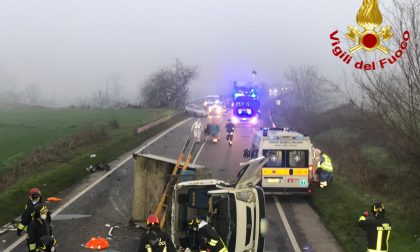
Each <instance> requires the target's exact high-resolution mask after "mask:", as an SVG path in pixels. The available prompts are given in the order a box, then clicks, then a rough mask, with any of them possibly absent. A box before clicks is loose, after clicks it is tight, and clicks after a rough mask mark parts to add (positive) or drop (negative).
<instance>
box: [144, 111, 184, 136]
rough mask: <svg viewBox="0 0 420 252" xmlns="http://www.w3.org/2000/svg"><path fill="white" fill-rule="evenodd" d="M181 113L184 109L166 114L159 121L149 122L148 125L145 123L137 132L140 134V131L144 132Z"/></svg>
mask: <svg viewBox="0 0 420 252" xmlns="http://www.w3.org/2000/svg"><path fill="white" fill-rule="evenodd" d="M181 113H182V111H180V112H176V113H173V114H172V115H169V116H165V117H164V118H161V119H159V120H157V121H154V122H151V123H149V124H146V125H144V126H142V127H140V128H138V129H137V134H140V133H142V132H144V131H146V130H148V129H150V128H152V127H154V126H156V125H158V124H161V123H163V122H166V121H168V120H169V119H171V118H172V117H174V116H177V115H179V114H181Z"/></svg>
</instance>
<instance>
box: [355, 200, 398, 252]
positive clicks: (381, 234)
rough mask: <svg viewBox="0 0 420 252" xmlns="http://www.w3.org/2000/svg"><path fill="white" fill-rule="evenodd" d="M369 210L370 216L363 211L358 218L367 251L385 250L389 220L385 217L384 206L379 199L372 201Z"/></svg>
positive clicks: (388, 233) (386, 248)
mask: <svg viewBox="0 0 420 252" xmlns="http://www.w3.org/2000/svg"><path fill="white" fill-rule="evenodd" d="M371 212H372V215H373V216H372V217H369V212H368V211H365V212H364V213H363V215H362V216H360V218H359V226H360V227H361V228H362V229H363V230H364V231H365V232H366V235H367V242H368V246H367V252H374V251H375V252H387V251H388V241H389V237H390V235H391V221H390V220H388V219H387V218H386V217H385V207H384V205H383V204H382V202H380V201H375V202H374V203H373V205H372V208H371Z"/></svg>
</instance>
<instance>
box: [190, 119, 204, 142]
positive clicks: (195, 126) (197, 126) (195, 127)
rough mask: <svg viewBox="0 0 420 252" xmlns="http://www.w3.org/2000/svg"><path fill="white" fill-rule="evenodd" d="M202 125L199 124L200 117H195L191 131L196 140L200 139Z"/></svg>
mask: <svg viewBox="0 0 420 252" xmlns="http://www.w3.org/2000/svg"><path fill="white" fill-rule="evenodd" d="M203 130H204V129H203V125H202V124H201V121H200V119H197V121H195V122H194V123H193V125H192V126H191V131H192V132H193V135H194V138H195V141H196V142H198V143H199V142H200V140H201V132H203Z"/></svg>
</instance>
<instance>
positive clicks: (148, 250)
mask: <svg viewBox="0 0 420 252" xmlns="http://www.w3.org/2000/svg"><path fill="white" fill-rule="evenodd" d="M156 251H157V252H176V249H175V245H174V243H173V242H172V240H171V237H170V236H169V235H168V234H167V233H166V232H163V231H161V230H160V228H159V226H157V227H155V226H152V227H151V228H150V229H149V230H147V233H146V234H145V235H144V236H143V238H142V240H141V242H140V246H139V250H138V252H156Z"/></svg>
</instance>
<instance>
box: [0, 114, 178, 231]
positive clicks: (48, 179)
mask: <svg viewBox="0 0 420 252" xmlns="http://www.w3.org/2000/svg"><path fill="white" fill-rule="evenodd" d="M171 113H173V111H171V110H138V109H124V110H118V111H115V110H86V111H85V110H75V109H60V110H54V109H52V110H50V109H25V110H22V111H15V112H13V111H1V112H0V118H1V119H2V122H3V123H2V126H1V128H0V129H1V130H0V131H1V132H2V134H3V136H7V137H9V139H10V142H8V144H4V143H1V150H2V153H1V155H2V156H3V157H5V156H6V155H7V154H6V153H9V155H14V157H15V158H14V159H9V161H8V163H9V164H10V163H14V162H17V161H19V159H20V158H21V157H24V156H25V154H26V153H28V152H29V151H30V150H31V149H33V148H36V147H37V146H38V145H39V144H41V145H45V144H48V143H53V142H54V141H57V139H59V138H61V137H65V136H69V135H71V134H72V133H75V132H77V130H78V129H80V128H81V127H82V126H83V125H84V124H85V123H95V124H98V125H100V126H99V127H102V126H101V125H107V124H108V123H109V121H111V120H113V119H116V120H118V122H119V125H120V127H119V128H113V127H109V126H106V127H102V128H105V129H106V133H107V138H106V140H105V141H104V142H101V143H99V144H97V143H94V144H91V145H88V146H83V147H80V148H78V149H77V150H73V151H71V152H67V153H66V155H65V157H64V158H63V159H61V157H60V160H51V161H49V162H47V163H45V164H43V165H42V166H41V167H40V168H39V169H37V170H35V171H33V172H29V173H28V174H26V175H24V176H23V177H21V178H20V179H19V180H18V181H16V182H14V183H13V185H11V186H9V187H7V188H6V189H5V190H3V191H1V192H0V202H1V204H0V224H4V223H7V222H9V221H11V220H12V219H13V218H15V217H17V216H18V215H19V214H20V213H21V211H22V210H23V209H22V208H23V206H24V203H25V202H26V200H27V196H26V193H27V190H28V188H31V187H39V188H40V189H41V191H42V192H43V195H44V196H46V197H48V196H54V195H57V194H59V193H60V192H62V191H63V190H64V189H66V188H68V187H69V186H71V185H73V184H75V183H76V182H78V181H80V180H81V179H82V178H84V177H85V176H87V175H88V172H87V171H86V170H85V168H86V167H87V166H88V165H89V164H90V163H91V160H89V155H90V154H91V153H95V154H96V155H97V157H98V160H100V161H102V162H110V161H112V160H115V159H116V158H118V157H119V156H120V155H121V154H123V153H125V152H127V151H129V150H132V149H133V148H135V147H137V146H139V145H140V144H142V143H143V142H144V141H145V140H147V139H148V138H150V137H152V136H154V135H156V134H157V133H159V132H160V131H162V130H163V129H165V128H167V127H169V126H170V125H172V124H174V123H176V122H178V121H179V120H181V119H183V118H184V115H179V116H176V117H174V118H173V119H171V120H169V121H167V122H165V123H162V124H160V125H158V126H155V127H153V128H151V129H149V130H147V131H145V132H143V133H141V134H136V135H135V134H134V129H135V128H137V127H138V126H141V125H144V124H147V123H149V122H151V121H155V120H157V119H159V118H161V117H164V116H167V115H169V114H171ZM22 117H23V118H22ZM3 119H7V120H3ZM4 122H7V123H4ZM11 124H16V125H19V126H18V128H19V127H20V128H27V129H28V130H27V131H24V130H21V131H9V132H11V133H9V134H6V133H4V132H3V130H4V129H10V125H11ZM5 125H7V126H5ZM28 125H33V128H34V129H36V130H35V131H31V130H30V129H33V128H31V127H27V126H28ZM43 125H44V126H43ZM3 126H4V127H3ZM12 128H13V127H12ZM50 130H52V131H53V132H55V134H53V136H50V134H49V132H51V131H50ZM29 131H31V132H29ZM17 132H20V133H17ZM21 133H22V135H21ZM13 134H15V135H13ZM37 134H38V135H41V136H37ZM12 136H13V137H12ZM22 149H25V150H24V151H23V150H22ZM3 150H4V152H3ZM12 150H13V151H12ZM4 164H7V163H4ZM4 164H3V165H4Z"/></svg>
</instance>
